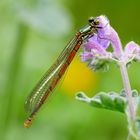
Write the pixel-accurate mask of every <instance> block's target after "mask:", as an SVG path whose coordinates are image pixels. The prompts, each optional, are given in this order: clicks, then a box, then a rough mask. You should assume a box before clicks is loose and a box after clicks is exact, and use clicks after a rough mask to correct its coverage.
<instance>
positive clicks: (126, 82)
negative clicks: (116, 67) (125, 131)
mask: <svg viewBox="0 0 140 140" xmlns="http://www.w3.org/2000/svg"><path fill="white" fill-rule="evenodd" d="M120 71H121V75H122V79H123V85H124V89H125V92H126V97H127V100H128V107H129V113H130V117H131V119H132V120H134V119H135V110H134V104H133V98H132V90H131V86H130V81H129V77H128V72H127V68H126V64H125V63H123V62H122V63H120Z"/></svg>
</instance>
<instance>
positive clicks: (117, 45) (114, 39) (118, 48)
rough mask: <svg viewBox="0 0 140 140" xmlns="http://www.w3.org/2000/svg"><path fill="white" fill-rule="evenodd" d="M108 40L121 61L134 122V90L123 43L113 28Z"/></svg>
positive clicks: (124, 83) (121, 69)
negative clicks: (125, 60) (124, 56)
mask: <svg viewBox="0 0 140 140" xmlns="http://www.w3.org/2000/svg"><path fill="white" fill-rule="evenodd" d="M108 38H110V41H111V43H112V46H113V48H114V52H115V54H116V57H117V58H118V59H119V61H118V63H119V66H120V71H121V75H122V80H123V85H124V89H125V92H126V97H127V100H128V107H129V113H130V117H131V119H132V120H134V119H135V110H134V105H133V98H132V90H131V85H130V81H129V77H128V72H127V68H126V62H124V60H123V59H124V58H123V55H124V54H123V53H124V52H123V49H122V45H121V41H120V38H119V36H118V34H117V32H116V31H115V30H114V29H113V28H111V33H110V35H109V36H108Z"/></svg>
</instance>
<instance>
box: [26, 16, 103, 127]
mask: <svg viewBox="0 0 140 140" xmlns="http://www.w3.org/2000/svg"><path fill="white" fill-rule="evenodd" d="M99 25H100V21H99V19H98V18H97V17H91V18H90V19H89V20H88V24H87V25H86V26H84V27H83V28H81V29H80V30H79V31H78V32H77V33H76V34H75V36H74V38H73V39H72V40H71V41H70V42H69V43H68V45H67V46H66V47H65V48H64V50H63V51H62V52H61V54H60V55H59V57H58V58H57V60H56V61H55V63H54V64H53V65H52V66H51V67H50V69H49V70H48V71H47V72H46V74H45V75H44V76H43V78H42V79H41V80H40V81H39V83H38V84H37V85H36V86H35V88H34V89H33V91H32V92H31V94H30V95H29V97H28V98H27V100H26V102H25V109H26V110H27V111H28V112H29V117H28V118H27V119H26V121H25V122H24V126H25V127H29V126H30V125H31V124H32V120H33V117H34V115H35V114H36V113H37V111H38V110H39V109H40V107H41V106H42V105H43V103H44V102H45V101H46V100H47V99H48V97H49V96H50V94H51V92H52V91H53V89H54V88H55V86H56V85H57V83H58V82H59V81H60V79H61V78H62V76H63V75H64V73H65V71H66V69H67V68H68V66H69V64H70V63H71V61H72V60H73V58H74V56H75V54H76V52H77V51H78V49H79V48H80V46H81V44H82V43H83V41H86V40H87V39H88V38H90V37H91V36H93V35H94V34H95V33H96V32H97V31H98V29H99V28H101V27H100V26H99Z"/></svg>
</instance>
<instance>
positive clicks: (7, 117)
mask: <svg viewBox="0 0 140 140" xmlns="http://www.w3.org/2000/svg"><path fill="white" fill-rule="evenodd" d="M27 32H28V28H27V27H26V26H25V25H24V24H22V23H20V24H19V27H18V33H17V40H16V44H15V48H14V50H13V53H12V55H11V59H10V64H9V68H8V74H7V83H6V88H5V89H6V91H5V95H4V99H5V101H4V104H3V106H4V107H5V112H4V116H3V128H4V129H3V130H4V133H6V131H7V129H8V126H9V125H10V123H11V120H12V114H14V113H13V111H14V107H13V106H14V104H16V102H14V100H15V98H16V97H15V96H16V88H17V86H16V84H17V80H18V76H19V71H20V66H21V60H22V55H23V50H24V48H25V47H24V46H25V42H26V40H27Z"/></svg>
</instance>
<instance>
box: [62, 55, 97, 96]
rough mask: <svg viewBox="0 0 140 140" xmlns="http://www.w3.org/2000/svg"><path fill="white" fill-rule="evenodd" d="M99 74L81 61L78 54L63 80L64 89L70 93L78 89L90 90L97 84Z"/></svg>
mask: <svg viewBox="0 0 140 140" xmlns="http://www.w3.org/2000/svg"><path fill="white" fill-rule="evenodd" d="M97 79H98V78H97V75H96V74H95V73H94V71H92V70H91V69H89V68H88V67H87V66H86V64H85V63H83V62H81V61H80V59H79V57H78V56H75V58H74V60H73V61H72V63H71V64H70V67H69V68H68V71H67V72H66V74H65V76H64V80H63V82H62V86H61V87H62V88H63V90H64V91H65V92H66V93H68V94H75V93H76V92H78V91H84V92H88V91H89V90H90V91H91V90H93V89H94V88H95V87H96V85H97V81H98V80H97Z"/></svg>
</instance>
